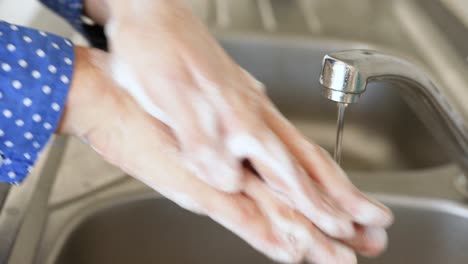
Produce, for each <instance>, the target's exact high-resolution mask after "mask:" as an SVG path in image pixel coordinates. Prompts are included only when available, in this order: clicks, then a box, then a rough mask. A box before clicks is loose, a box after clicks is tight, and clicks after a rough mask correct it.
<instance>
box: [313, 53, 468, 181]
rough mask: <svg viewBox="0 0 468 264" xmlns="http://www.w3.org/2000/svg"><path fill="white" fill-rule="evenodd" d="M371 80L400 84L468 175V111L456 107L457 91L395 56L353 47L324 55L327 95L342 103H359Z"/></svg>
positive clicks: (322, 76)
mask: <svg viewBox="0 0 468 264" xmlns="http://www.w3.org/2000/svg"><path fill="white" fill-rule="evenodd" d="M371 82H386V83H390V84H391V87H395V88H397V89H398V90H399V91H400V92H401V93H400V94H401V95H402V96H403V98H404V99H405V100H406V101H407V103H408V104H409V106H410V107H411V108H412V109H413V110H414V111H415V112H416V114H417V115H418V116H419V118H420V119H421V120H422V121H423V123H424V124H425V125H426V127H427V128H428V129H429V130H430V131H431V132H432V133H433V135H434V136H435V138H436V139H437V140H439V142H440V143H441V145H442V146H443V147H445V148H446V150H447V153H448V154H449V155H451V157H452V158H453V159H454V160H456V161H457V162H458V164H459V165H460V167H461V169H462V170H463V171H464V173H465V175H468V128H467V124H468V118H467V116H468V113H463V112H462V111H460V110H457V109H456V107H455V103H454V102H456V100H454V99H455V98H453V96H456V95H452V94H450V93H449V92H447V91H446V90H442V87H437V86H436V85H435V84H434V83H433V82H432V81H431V80H430V79H429V78H428V77H427V75H426V74H425V73H424V72H423V71H422V70H420V69H418V67H417V66H415V65H413V64H411V63H409V62H407V61H405V60H403V59H400V58H397V57H395V56H390V55H386V54H382V53H379V52H376V51H370V50H351V51H342V52H337V53H331V54H328V55H326V56H325V57H324V59H323V64H322V73H321V76H320V83H321V84H322V89H323V90H322V93H323V95H324V96H325V97H326V98H328V99H330V100H332V101H335V102H339V103H346V104H352V103H357V102H359V98H360V96H361V95H362V94H363V93H364V92H365V91H366V88H367V85H368V84H369V83H371ZM450 96H452V98H451V97H450ZM458 96H461V95H458ZM451 99H452V100H451ZM467 177H468V176H467ZM467 190H468V189H467Z"/></svg>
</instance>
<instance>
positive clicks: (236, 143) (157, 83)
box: [106, 0, 392, 239]
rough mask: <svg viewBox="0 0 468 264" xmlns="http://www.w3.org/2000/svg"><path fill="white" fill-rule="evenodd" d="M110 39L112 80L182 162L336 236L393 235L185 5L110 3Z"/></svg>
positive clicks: (384, 218) (387, 218)
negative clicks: (169, 135)
mask: <svg viewBox="0 0 468 264" xmlns="http://www.w3.org/2000/svg"><path fill="white" fill-rule="evenodd" d="M108 5H109V7H110V10H111V12H110V20H109V21H108V23H107V25H106V31H107V35H108V38H109V40H110V43H111V52H112V69H113V74H114V78H115V79H116V80H117V81H118V82H119V83H120V84H121V86H122V87H124V88H125V89H127V91H128V92H129V93H130V94H131V95H133V97H134V98H136V100H137V101H138V102H139V104H140V105H141V106H142V107H143V108H144V109H145V110H146V111H147V112H148V113H149V114H151V115H152V116H153V117H155V118H156V119H158V120H160V121H162V122H164V123H165V124H166V125H168V127H169V128H171V130H172V132H173V133H174V136H175V139H176V140H177V142H178V144H179V147H180V153H181V155H180V157H179V159H180V163H181V164H184V166H185V167H186V168H188V169H189V170H190V171H191V172H192V173H194V174H195V175H196V176H197V177H199V179H200V180H202V181H203V182H205V183H207V184H209V185H211V186H212V187H214V188H215V189H217V190H221V191H225V192H230V193H238V192H241V191H244V190H245V189H246V188H247V187H246V186H247V185H248V183H249V182H250V181H251V179H250V178H249V176H246V175H245V173H244V171H243V167H242V165H241V164H242V161H244V160H248V161H249V162H250V164H251V165H252V167H253V168H254V169H255V171H256V172H257V173H258V174H259V175H260V177H261V179H262V181H263V182H264V184H266V185H267V186H268V188H269V189H270V190H271V191H272V192H273V193H274V195H275V196H276V197H277V198H278V199H281V200H282V201H283V202H284V203H286V204H288V205H289V206H290V207H292V208H295V209H297V210H298V211H299V212H300V213H302V214H303V215H304V216H305V217H307V218H308V219H309V220H310V221H312V223H313V224H314V225H316V226H317V227H318V228H319V229H320V230H321V231H323V232H324V233H325V234H326V235H328V236H330V237H334V238H337V239H349V238H351V237H353V236H354V235H355V233H356V232H358V229H359V228H358V229H356V225H361V226H364V227H378V228H380V227H387V226H388V225H390V223H391V222H392V216H391V213H390V212H389V210H388V209H386V208H385V207H384V206H382V205H380V204H378V203H376V202H373V201H370V200H369V199H368V198H366V197H365V196H364V195H363V194H361V193H360V192H359V191H358V190H357V189H356V188H355V187H354V186H353V185H352V184H351V183H350V181H349V180H348V179H347V177H346V175H345V173H344V172H343V171H342V170H341V168H339V166H338V165H337V164H335V163H334V162H333V160H332V159H331V158H330V156H329V155H328V154H327V153H326V152H325V151H324V150H322V148H320V147H319V146H317V145H315V144H314V143H312V142H309V141H308V140H307V139H306V138H305V137H304V136H303V135H301V134H300V133H299V132H298V131H297V130H296V129H295V128H294V127H293V126H292V125H291V124H290V123H289V122H288V121H287V120H286V119H285V118H284V117H283V116H282V115H281V114H280V113H279V112H278V111H277V110H276V108H275V107H274V106H273V104H272V103H271V102H270V100H269V99H268V98H267V96H266V95H265V93H264V88H263V86H262V85H261V84H260V83H259V82H258V81H256V80H255V79H254V78H252V77H251V76H250V75H249V74H248V73H247V72H245V71H244V70H243V69H242V68H241V67H239V66H238V65H237V64H236V63H235V62H234V61H233V60H232V59H231V58H230V57H229V56H228V55H227V54H226V53H225V51H224V50H223V49H222V48H221V47H220V46H219V45H218V43H217V42H216V41H215V40H214V39H213V38H212V37H211V35H210V34H209V32H208V31H207V29H206V28H205V27H204V26H203V25H202V24H201V22H200V21H198V20H197V19H196V18H195V17H194V16H193V14H192V13H191V12H190V11H189V10H188V8H187V7H186V6H185V5H184V4H183V3H182V1H180V0H172V1H161V0H135V1H124V0H113V1H108Z"/></svg>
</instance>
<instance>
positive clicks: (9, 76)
mask: <svg viewBox="0 0 468 264" xmlns="http://www.w3.org/2000/svg"><path fill="white" fill-rule="evenodd" d="M73 66H74V48H73V44H72V43H71V42H70V41H69V40H67V39H64V38H62V37H59V36H55V35H53V34H50V33H45V32H42V31H37V30H33V29H29V28H25V27H21V26H16V25H13V24H9V23H7V22H4V21H1V20H0V181H2V182H9V183H20V182H21V181H22V180H23V179H24V178H25V177H26V176H27V175H28V173H29V171H30V169H31V167H32V166H33V164H34V163H35V161H36V159H37V158H38V155H39V153H40V152H41V150H42V149H43V148H44V146H45V145H46V143H47V141H48V140H49V139H50V137H51V136H52V134H53V133H54V131H55V130H56V128H57V126H58V124H59V121H60V118H61V115H62V110H63V108H64V104H65V101H66V96H67V94H68V90H69V86H70V82H71V77H72V73H73Z"/></svg>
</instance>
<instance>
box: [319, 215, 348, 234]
mask: <svg viewBox="0 0 468 264" xmlns="http://www.w3.org/2000/svg"><path fill="white" fill-rule="evenodd" d="M317 226H318V227H319V228H320V229H322V231H324V232H325V233H326V234H328V235H329V236H331V237H334V238H342V239H346V238H352V237H354V235H355V230H354V227H353V225H352V224H351V222H349V221H345V220H343V221H340V220H336V219H332V218H330V217H322V219H321V220H318V221H317Z"/></svg>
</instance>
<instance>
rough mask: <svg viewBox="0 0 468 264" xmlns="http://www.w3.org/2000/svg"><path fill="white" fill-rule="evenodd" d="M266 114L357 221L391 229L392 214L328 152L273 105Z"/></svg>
mask: <svg viewBox="0 0 468 264" xmlns="http://www.w3.org/2000/svg"><path fill="white" fill-rule="evenodd" d="M266 101H267V100H266ZM268 101H269V100H268ZM263 112H264V118H265V120H266V122H267V123H268V125H269V126H270V127H271V129H272V130H273V131H274V132H275V133H276V134H277V135H278V136H279V138H281V140H282V141H283V142H284V144H285V145H286V146H287V147H288V149H289V151H290V152H291V153H292V155H294V157H296V159H297V160H298V161H299V163H300V164H301V166H302V167H303V168H304V169H305V171H306V172H307V174H309V175H310V177H312V178H313V179H314V180H315V181H316V182H317V183H319V184H320V185H321V186H322V187H323V188H324V191H325V192H326V193H329V194H330V195H331V196H332V197H333V198H334V199H335V200H336V201H337V202H338V203H339V204H340V206H341V208H343V209H344V210H346V212H347V213H349V214H350V215H351V216H352V217H353V219H354V221H356V222H357V223H359V224H362V225H370V226H376V227H387V226H389V225H391V223H392V222H393V216H392V214H391V212H390V210H389V209H388V208H387V207H385V206H384V205H382V204H380V203H378V202H375V201H373V200H371V199H369V198H367V197H366V196H365V195H364V194H362V193H361V192H359V191H358V190H357V188H356V187H354V185H353V184H352V183H351V181H350V180H349V179H348V178H347V176H346V174H345V173H344V171H343V170H342V169H341V168H340V167H339V166H338V165H337V164H336V163H335V162H334V161H333V159H332V158H331V156H330V155H329V154H328V153H327V152H326V151H325V150H323V149H322V148H321V147H319V146H317V145H316V144H314V143H312V142H309V141H308V140H307V139H306V138H305V137H304V136H303V135H302V134H301V133H300V132H299V131H298V130H297V129H296V128H295V127H294V126H293V125H291V124H290V123H289V121H288V120H286V118H284V117H283V116H282V115H281V113H279V112H278V110H276V108H275V107H274V106H273V105H272V104H271V103H268V102H267V103H265V107H264V108H263Z"/></svg>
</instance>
